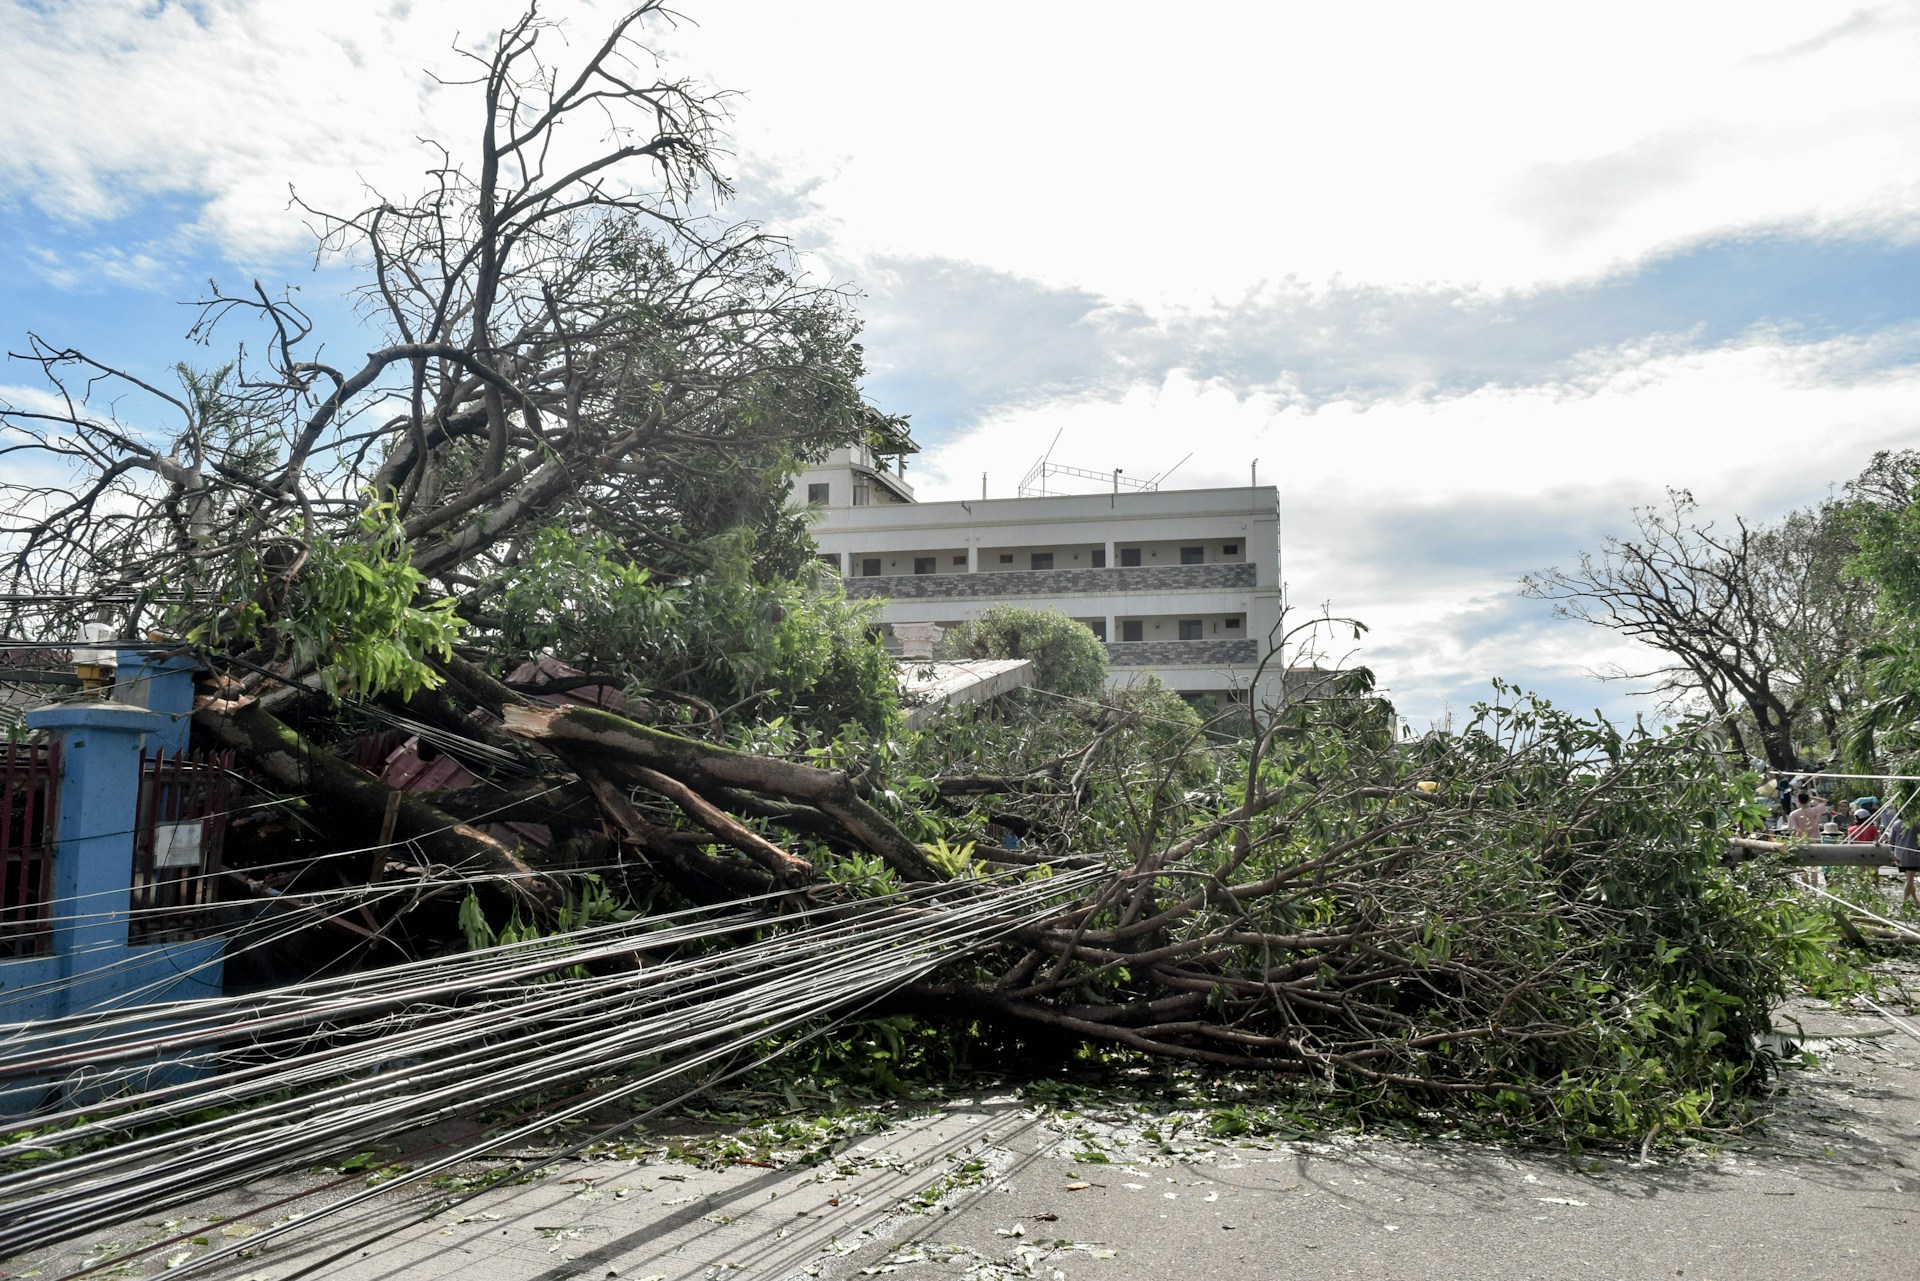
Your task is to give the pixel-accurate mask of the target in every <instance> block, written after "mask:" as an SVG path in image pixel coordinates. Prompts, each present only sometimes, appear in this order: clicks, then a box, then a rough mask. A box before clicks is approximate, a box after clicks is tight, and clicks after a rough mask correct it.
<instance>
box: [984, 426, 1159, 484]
mask: <svg viewBox="0 0 1920 1281" xmlns="http://www.w3.org/2000/svg"><path fill="white" fill-rule="evenodd" d="M1065 430H1066V429H1065V428H1061V431H1065ZM1059 443H1060V432H1059V431H1056V432H1055V433H1054V434H1053V444H1052V445H1048V446H1047V452H1046V453H1044V454H1042V455H1040V461H1039V462H1037V463H1035V464H1034V465H1033V466H1032V467H1030V468H1028V469H1027V474H1026V475H1025V476H1023V477H1021V479H1020V488H1019V490H1018V493H1019V495H1020V497H1022V498H1046V497H1048V496H1050V495H1051V494H1052V493H1053V491H1051V490H1049V489H1048V488H1047V478H1048V477H1049V476H1074V477H1078V478H1079V479H1081V480H1098V481H1104V482H1110V483H1111V484H1112V485H1113V492H1114V494H1116V495H1117V494H1119V492H1120V491H1121V490H1123V489H1131V490H1138V491H1141V492H1150V491H1152V490H1155V489H1158V488H1160V477H1158V476H1155V477H1153V478H1151V479H1149V480H1135V479H1133V478H1132V477H1131V476H1128V475H1126V469H1125V468H1123V467H1113V468H1109V469H1108V470H1106V471H1090V470H1089V469H1087V468H1085V467H1069V466H1068V465H1067V464H1065V463H1056V462H1054V461H1053V446H1054V445H1058V444H1059ZM1191 457H1193V455H1192V454H1188V455H1187V458H1191ZM1187 458H1182V459H1181V460H1180V463H1184V462H1186V461H1187ZM1180 463H1175V464H1174V465H1173V466H1174V467H1178V466H1179V465H1180ZM1172 470H1173V467H1169V468H1168V469H1167V471H1169V472H1170V471H1172ZM1164 474H1165V473H1162V475H1164Z"/></svg>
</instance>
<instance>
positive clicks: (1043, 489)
mask: <svg viewBox="0 0 1920 1281" xmlns="http://www.w3.org/2000/svg"><path fill="white" fill-rule="evenodd" d="M1065 431H1066V428H1065V427H1062V428H1060V429H1059V430H1058V431H1055V432H1054V433H1053V443H1052V444H1050V445H1048V446H1047V452H1046V453H1044V454H1042V455H1040V461H1039V462H1037V463H1035V464H1034V465H1033V466H1031V467H1029V468H1028V469H1027V474H1026V475H1025V476H1022V477H1021V478H1020V488H1019V489H1018V490H1016V491H1015V492H1016V493H1018V494H1019V495H1020V497H1022V498H1044V497H1045V496H1046V493H1047V476H1048V470H1049V469H1048V467H1047V460H1048V459H1050V458H1052V457H1053V446H1054V445H1057V444H1059V443H1060V436H1061V433H1062V432H1065ZM1036 480H1037V481H1039V482H1040V483H1039V485H1038V486H1037V487H1036V486H1035V484H1034V482H1035V481H1036Z"/></svg>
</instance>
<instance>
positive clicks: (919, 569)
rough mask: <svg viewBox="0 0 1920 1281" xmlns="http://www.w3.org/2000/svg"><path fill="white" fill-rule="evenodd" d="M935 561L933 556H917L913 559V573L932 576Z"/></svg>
mask: <svg viewBox="0 0 1920 1281" xmlns="http://www.w3.org/2000/svg"><path fill="white" fill-rule="evenodd" d="M933 559H934V558H933V557H931V556H915V557H914V558H913V572H914V573H916V574H931V573H932V572H933Z"/></svg>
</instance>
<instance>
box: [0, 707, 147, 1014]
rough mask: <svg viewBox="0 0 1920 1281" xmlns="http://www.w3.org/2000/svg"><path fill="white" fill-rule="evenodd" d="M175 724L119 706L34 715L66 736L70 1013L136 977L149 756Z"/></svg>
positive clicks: (58, 914)
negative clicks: (143, 758)
mask: <svg viewBox="0 0 1920 1281" xmlns="http://www.w3.org/2000/svg"><path fill="white" fill-rule="evenodd" d="M165 723H166V718H165V717H163V716H161V715H159V714H158V713H156V712H150V711H147V710H146V709H145V708H139V707H123V706H121V705H120V704H118V703H66V704H63V705H60V706H56V707H40V708H35V709H34V710H33V711H30V712H28V713H27V724H28V725H29V726H30V727H32V728H34V729H39V730H45V731H47V732H48V733H49V734H51V735H53V736H55V737H57V738H58V739H59V740H60V813H59V820H58V821H59V827H58V828H57V829H56V830H57V832H58V833H59V844H58V846H57V847H56V848H55V851H54V856H53V952H54V960H55V962H56V964H57V966H58V974H59V982H60V986H59V988H58V989H57V991H58V995H59V997H60V998H61V999H60V1005H61V1008H59V1009H53V1010H45V1011H43V1012H42V1014H41V1017H43V1018H57V1017H60V1016H61V1015H65V1014H78V1013H81V1012H82V1011H85V1010H88V1009H91V1008H93V1007H94V1006H96V1005H99V1004H101V1003H103V1002H104V1001H105V1000H106V999H108V998H109V997H111V996H112V995H113V994H114V992H115V990H116V988H117V987H118V986H119V982H118V981H119V980H121V979H123V978H124V977H126V976H125V975H124V971H125V970H126V969H127V968H128V967H127V965H126V961H127V909H128V906H129V904H128V899H129V898H130V896H131V894H132V888H133V826H134V813H135V810H136V808H137V801H138V798H139V795H140V754H141V748H142V745H143V739H144V738H145V736H146V734H147V733H148V732H149V731H152V730H156V729H160V728H161V727H163V726H164V725H165Z"/></svg>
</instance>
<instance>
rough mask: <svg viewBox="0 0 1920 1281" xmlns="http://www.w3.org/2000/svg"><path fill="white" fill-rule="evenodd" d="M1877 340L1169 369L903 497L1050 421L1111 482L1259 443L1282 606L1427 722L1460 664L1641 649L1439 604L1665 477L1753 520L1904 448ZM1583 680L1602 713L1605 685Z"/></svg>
mask: <svg viewBox="0 0 1920 1281" xmlns="http://www.w3.org/2000/svg"><path fill="white" fill-rule="evenodd" d="M1873 345H1874V341H1873V340H1862V339H1852V338H1846V339H1834V340H1831V341H1828V342H1824V343H1813V344H1802V345H1789V344H1787V343H1785V342H1783V341H1781V340H1780V339H1779V338H1778V337H1777V336H1775V335H1769V334H1756V335H1754V336H1752V337H1751V338H1750V340H1749V341H1747V342H1745V343H1742V344H1739V345H1736V346H1731V347H1725V348H1720V349H1716V350H1712V351H1705V352H1696V351H1682V350H1668V349H1666V348H1665V347H1664V346H1662V345H1660V344H1652V345H1649V346H1644V347H1639V348H1633V349H1626V350H1615V351H1608V352H1595V353H1591V354H1590V355H1589V356H1588V358H1587V359H1586V361H1585V362H1584V363H1585V367H1584V369H1583V370H1582V371H1581V372H1580V373H1579V374H1577V375H1576V376H1574V377H1573V378H1571V379H1569V380H1568V381H1566V382H1563V383H1560V384H1555V385H1549V386H1537V387H1523V388H1512V387H1484V388H1481V389H1480V390H1477V391H1474V392H1472V393H1470V394H1466V395H1460V396H1454V397H1450V398H1444V399H1439V398H1436V399H1422V398H1418V397H1411V396H1409V397H1402V398H1399V399H1394V400H1386V401H1371V402H1368V403H1366V404H1357V403H1354V402H1351V401H1335V402H1333V403H1330V404H1326V405H1323V406H1322V407H1320V408H1319V409H1317V410H1308V409H1305V408H1302V407H1300V406H1299V405H1298V404H1297V403H1295V402H1294V401H1293V399H1292V398H1291V397H1290V396H1289V395H1288V393H1287V391H1286V389H1285V388H1284V387H1282V388H1276V389H1269V390H1264V391H1254V392H1236V391H1235V390H1233V389H1231V388H1229V387H1227V386H1226V385H1224V384H1221V383H1217V382H1216V383H1201V382H1197V381H1195V380H1193V379H1192V378H1190V377H1188V376H1187V375H1185V374H1183V373H1180V372H1175V373H1173V374H1172V375H1169V376H1168V377H1166V378H1165V379H1164V380H1162V381H1160V382H1158V383H1155V384H1150V385H1149V384H1143V385H1139V386H1136V387H1134V388H1132V389H1131V390H1130V391H1128V392H1126V393H1125V394H1122V395H1120V396H1118V397H1111V398H1098V397H1091V396H1089V397H1085V398H1080V399H1076V400H1070V401H1063V402H1054V403H1045V404H1033V405H1028V406H1024V407H1019V408H1013V409H1008V410H1004V411H1001V412H998V413H995V414H992V415H990V416H989V417H988V418H987V419H986V421H984V422H983V423H982V424H981V425H980V426H978V427H977V428H975V429H973V430H971V431H967V432H964V433H962V434H960V435H958V436H957V437H956V438H955V439H953V440H952V441H951V442H950V443H948V444H945V445H943V446H940V447H937V448H936V449H933V450H931V451H929V453H928V454H927V455H925V456H923V457H922V458H920V459H918V460H916V462H917V476H916V480H915V483H916V487H917V491H918V492H919V494H920V495H921V497H923V498H928V499H933V498H945V497H967V496H970V495H973V494H977V493H979V492H980V473H981V472H982V471H986V472H987V473H988V474H989V488H990V492H991V494H992V495H993V496H995V497H1009V496H1011V495H1012V494H1013V492H1014V486H1015V484H1016V483H1017V482H1018V481H1019V479H1020V475H1021V473H1023V472H1024V471H1025V470H1026V468H1027V467H1028V465H1029V464H1030V463H1031V462H1033V461H1034V460H1035V459H1037V458H1038V457H1039V455H1040V452H1041V451H1042V450H1043V449H1045V448H1046V445H1047V442H1048V441H1050V440H1051V439H1052V438H1053V436H1054V433H1055V431H1056V430H1061V431H1062V436H1061V442H1060V445H1059V448H1058V450H1057V451H1056V453H1055V455H1054V457H1055V460H1056V461H1059V462H1065V463H1069V464H1073V465H1078V466H1083V467H1087V468H1091V469H1095V470H1106V469H1110V468H1113V467H1116V466H1117V467H1123V468H1124V469H1125V471H1126V474H1127V475H1129V476H1149V475H1154V474H1156V473H1158V472H1161V471H1163V470H1164V469H1166V468H1168V467H1172V466H1173V465H1174V464H1175V463H1177V462H1178V461H1179V459H1180V458H1181V456H1182V455H1184V454H1186V453H1188V452H1189V451H1191V452H1192V453H1193V455H1194V457H1193V459H1192V461H1190V462H1187V463H1186V464H1185V465H1183V466H1181V467H1180V469H1179V470H1178V471H1177V472H1176V473H1175V474H1174V478H1173V479H1174V482H1175V483H1177V484H1178V485H1180V486H1182V487H1190V486H1205V485H1239V484H1246V483H1247V482H1248V480H1249V474H1248V465H1249V463H1250V462H1251V460H1252V459H1254V458H1256V457H1257V458H1259V460H1260V466H1259V479H1260V481H1261V482H1262V483H1267V484H1277V485H1278V486H1279V489H1280V500H1281V510H1282V521H1283V534H1284V541H1285V548H1284V557H1285V562H1286V565H1285V574H1286V577H1287V579H1288V581H1289V583H1290V585H1291V594H1292V598H1293V600H1294V601H1296V602H1297V603H1300V604H1302V605H1305V606H1310V607H1316V608H1317V607H1318V606H1319V605H1320V604H1321V603H1322V602H1327V603H1330V604H1331V605H1332V607H1333V608H1334V609H1335V611H1336V612H1340V613H1346V614H1352V615H1356V616H1358V617H1360V618H1362V619H1364V620H1366V621H1367V622H1368V623H1369V624H1371V625H1372V626H1373V628H1374V632H1373V635H1372V637H1371V639H1370V641H1369V643H1368V647H1367V650H1366V651H1363V652H1371V651H1372V650H1374V649H1376V648H1378V649H1380V650H1382V651H1383V652H1384V653H1385V655H1386V658H1385V659H1384V660H1383V661H1382V662H1381V663H1380V675H1381V677H1382V679H1383V681H1385V682H1386V683H1387V684H1389V685H1391V686H1393V687H1394V689H1395V690H1396V691H1398V697H1399V698H1401V699H1403V700H1404V701H1403V702H1402V703H1401V708H1402V711H1408V712H1414V713H1418V714H1420V715H1426V714H1432V715H1438V703H1439V700H1440V699H1441V698H1442V697H1444V696H1445V693H1444V691H1445V690H1446V689H1447V688H1449V687H1450V686H1451V685H1455V684H1457V683H1458V682H1459V680H1460V679H1461V678H1462V676H1463V675H1464V676H1466V677H1470V678H1473V679H1483V678H1485V677H1491V676H1496V675H1502V674H1509V673H1517V672H1520V671H1522V670H1526V671H1533V672H1540V673H1544V674H1546V675H1550V676H1553V677H1554V679H1556V680H1559V681H1564V682H1569V683H1572V684H1574V685H1581V684H1582V683H1583V673H1584V672H1586V671H1587V670H1590V669H1593V668H1597V667H1601V666H1604V665H1606V664H1608V663H1615V662H1618V663H1622V664H1624V665H1626V666H1629V667H1632V666H1636V665H1643V664H1644V663H1645V661H1646V659H1645V653H1644V651H1639V650H1637V649H1634V648H1632V647H1622V646H1618V645H1614V644H1612V643H1610V642H1609V641H1608V640H1607V638H1605V637H1604V636H1603V635H1601V634H1598V633H1595V632H1594V631H1593V629H1591V628H1585V627H1582V626H1579V625H1577V624H1573V623H1566V624H1559V625H1556V626H1555V627H1554V628H1552V629H1549V630H1547V631H1535V630H1532V629H1529V628H1523V627H1515V628H1512V629H1508V630H1505V631H1500V630H1492V631H1488V632H1487V634H1485V635H1479V634H1477V633H1476V635H1475V636H1474V637H1473V639H1471V640H1470V641H1463V640H1461V639H1460V637H1461V635H1462V631H1463V627H1464V624H1463V623H1462V620H1461V619H1460V618H1459V617H1457V616H1458V615H1459V614H1460V612H1461V611H1462V610H1463V609H1472V608H1476V606H1475V605H1474V602H1483V603H1484V602H1488V601H1498V600H1504V599H1507V598H1509V597H1511V595H1512V594H1513V593H1514V592H1515V591H1516V590H1517V586H1518V579H1519V577H1520V575H1521V574H1522V573H1524V572H1526V571H1528V570H1532V569H1538V568H1543V567H1544V566H1545V565H1547V564H1550V563H1553V562H1555V561H1559V562H1561V563H1566V562H1570V561H1572V560H1573V559H1574V557H1575V556H1576V555H1577V553H1578V552H1579V551H1580V550H1582V549H1591V548H1593V547H1594V546H1595V545H1596V544H1597V543H1598V541H1599V540H1600V538H1602V537H1604V535H1605V534H1606V533H1608V532H1619V533H1626V532H1628V530H1629V521H1630V509H1631V508H1632V507H1633V506H1634V505H1635V504H1643V503H1649V502H1656V501H1658V500H1659V499H1660V498H1661V497H1662V494H1663V492H1664V489H1665V487H1666V486H1669V485H1674V486H1681V487H1687V488H1691V489H1693V490H1694V491H1695V492H1696V494H1697V495H1698V497H1699V498H1700V499H1701V501H1702V502H1703V504H1704V505H1705V508H1706V510H1707V511H1708V512H1710V513H1711V512H1717V513H1722V514H1731V513H1733V512H1739V513H1742V514H1744V515H1747V516H1749V517H1754V518H1759V519H1769V518H1771V517H1773V516H1776V515H1778V514H1780V513H1782V512H1784V511H1785V510H1787V509H1789V508H1791V507H1795V506H1800V505H1804V504H1807V503H1811V502H1816V501H1819V500H1820V499H1822V498H1824V497H1826V496H1827V495H1828V493H1829V492H1830V491H1831V489H1832V488H1834V487H1837V486H1838V485H1840V484H1842V483H1844V482H1845V481H1846V480H1848V479H1850V478H1852V477H1853V476H1854V475H1855V474H1856V473H1857V472H1858V471H1859V469H1860V468H1861V467H1862V466H1863V465H1864V464H1865V462H1866V459H1867V457H1868V456H1869V454H1870V453H1871V452H1872V451H1873V450H1875V449H1879V448H1890V447H1899V446H1902V445H1910V444H1911V443H1912V442H1913V440H1914V439H1915V437H1916V432H1915V423H1914V418H1915V411H1914V408H1913V407H1914V405H1915V404H1917V403H1920V368H1914V367H1911V366H1908V367H1904V368H1896V369H1894V370H1892V371H1889V372H1884V373H1876V374H1865V373H1861V372H1859V370H1860V367H1861V365H1862V364H1863V363H1865V364H1871V362H1870V361H1863V352H1864V351H1865V350H1866V349H1868V348H1871V347H1872V346H1873ZM1836 371H1844V372H1845V374H1846V379H1845V380H1844V381H1840V380H1837V379H1836V376H1835V374H1836ZM1466 630H1470V631H1471V630H1474V629H1471V628H1468V629H1466ZM1587 696H1588V697H1590V698H1592V699H1594V700H1596V701H1598V700H1602V699H1604V700H1606V701H1608V702H1609V704H1610V705H1612V706H1614V707H1615V708H1616V710H1617V709H1618V707H1619V706H1620V705H1621V704H1620V702H1619V700H1620V699H1621V698H1622V697H1623V696H1624V690H1623V689H1619V688H1617V687H1606V689H1605V690H1601V689H1600V688H1599V687H1595V689H1594V690H1593V692H1592V693H1591V694H1589V695H1587Z"/></svg>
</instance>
